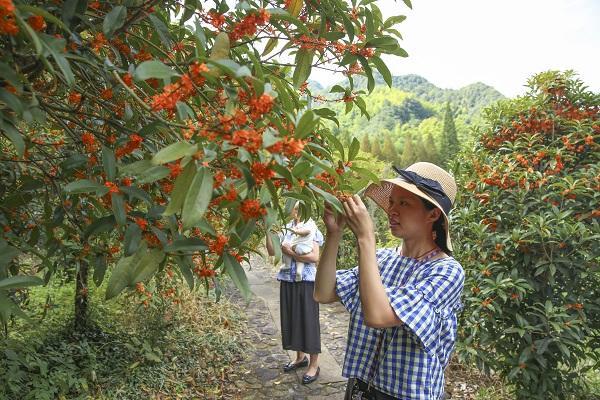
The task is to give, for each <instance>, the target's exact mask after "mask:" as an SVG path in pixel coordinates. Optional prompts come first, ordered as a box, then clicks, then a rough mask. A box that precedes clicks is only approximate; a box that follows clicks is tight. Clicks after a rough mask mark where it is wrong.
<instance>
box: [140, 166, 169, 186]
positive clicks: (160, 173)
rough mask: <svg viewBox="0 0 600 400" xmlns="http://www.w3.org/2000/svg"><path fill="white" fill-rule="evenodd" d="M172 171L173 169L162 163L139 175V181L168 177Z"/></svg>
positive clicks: (144, 181)
mask: <svg viewBox="0 0 600 400" xmlns="http://www.w3.org/2000/svg"><path fill="white" fill-rule="evenodd" d="M170 173H171V170H170V169H169V168H167V167H164V166H162V165H156V166H154V167H152V168H149V169H147V170H146V171H144V172H143V173H141V174H140V175H138V183H141V184H144V183H152V182H156V181H158V180H160V179H163V178H166V177H167V176H169V174H170Z"/></svg>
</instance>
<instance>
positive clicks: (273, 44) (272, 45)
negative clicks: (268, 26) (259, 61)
mask: <svg viewBox="0 0 600 400" xmlns="http://www.w3.org/2000/svg"><path fill="white" fill-rule="evenodd" d="M277 43H278V40H277V38H271V39H269V41H268V42H267V44H266V46H265V49H264V50H263V52H262V55H263V56H266V55H267V54H269V53H270V52H272V51H273V49H274V48H275V47H277Z"/></svg>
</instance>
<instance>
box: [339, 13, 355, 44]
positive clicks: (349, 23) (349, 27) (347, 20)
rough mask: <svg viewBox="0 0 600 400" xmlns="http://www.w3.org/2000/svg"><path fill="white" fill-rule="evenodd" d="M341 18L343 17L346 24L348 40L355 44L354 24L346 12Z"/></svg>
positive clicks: (343, 22)
mask: <svg viewBox="0 0 600 400" xmlns="http://www.w3.org/2000/svg"><path fill="white" fill-rule="evenodd" d="M340 16H341V17H342V24H344V30H345V31H346V33H347V34H348V39H349V40H350V42H353V41H354V24H353V23H352V21H351V20H350V18H348V16H347V15H346V14H345V13H344V12H342V13H341V14H340Z"/></svg>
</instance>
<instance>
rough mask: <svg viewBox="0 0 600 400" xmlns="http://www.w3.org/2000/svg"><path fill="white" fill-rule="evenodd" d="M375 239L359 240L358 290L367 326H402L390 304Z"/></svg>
mask: <svg viewBox="0 0 600 400" xmlns="http://www.w3.org/2000/svg"><path fill="white" fill-rule="evenodd" d="M375 252H376V247H375V237H368V236H365V237H361V238H359V239H358V271H359V272H358V288H359V291H360V303H361V305H362V311H363V315H364V318H365V325H367V326H369V327H371V328H390V327H392V326H397V325H400V324H402V321H401V320H400V319H399V318H398V316H397V315H396V312H395V311H394V309H393V308H392V305H391V304H390V299H389V298H388V295H387V293H386V292H385V287H384V286H383V283H382V281H381V275H380V274H379V266H378V265H377V259H376V257H375Z"/></svg>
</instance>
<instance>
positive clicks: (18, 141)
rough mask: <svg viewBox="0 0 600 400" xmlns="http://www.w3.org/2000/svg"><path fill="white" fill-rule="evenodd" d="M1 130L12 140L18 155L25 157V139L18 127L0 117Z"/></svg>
mask: <svg viewBox="0 0 600 400" xmlns="http://www.w3.org/2000/svg"><path fill="white" fill-rule="evenodd" d="M0 131H1V132H2V133H3V134H4V135H5V136H6V137H7V138H8V139H9V140H10V141H11V142H12V144H13V146H14V148H15V151H16V152H17V155H18V156H19V157H23V154H25V141H24V140H23V136H22V135H21V133H20V132H19V131H18V130H17V128H15V127H14V126H13V125H12V123H10V122H8V121H3V120H2V119H1V118H0Z"/></svg>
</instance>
